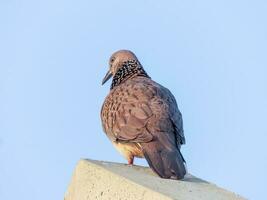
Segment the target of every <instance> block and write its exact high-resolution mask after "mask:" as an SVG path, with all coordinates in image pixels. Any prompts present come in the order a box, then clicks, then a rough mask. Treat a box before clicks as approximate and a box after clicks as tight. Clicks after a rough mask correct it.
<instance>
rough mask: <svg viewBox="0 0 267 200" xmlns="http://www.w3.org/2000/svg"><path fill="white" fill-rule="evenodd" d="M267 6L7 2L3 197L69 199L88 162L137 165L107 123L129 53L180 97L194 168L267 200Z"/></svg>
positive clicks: (1, 62)
mask: <svg viewBox="0 0 267 200" xmlns="http://www.w3.org/2000/svg"><path fill="white" fill-rule="evenodd" d="M266 10H267V3H266V1H264V0H262V1H261V0H254V1H246V0H245V1H244V0H242V1H241V0H236V1H232V0H219V1H212V0H203V1H194V0H187V1H181V0H179V1H152V0H145V1H131V2H130V1H123V0H113V1H102V0H99V1H94V2H93V1H87V0H76V1H71V0H46V1H36V0H35V1H34V0H28V1H27V0H17V1H16V0H1V1H0V159H1V161H0V199H3V200H13V199H21V200H29V199H38V200H47V199H51V200H52V199H55V200H56V199H62V198H63V195H64V192H65V191H66V188H67V185H68V183H69V181H70V178H71V175H72V172H73V169H74V167H75V164H76V163H77V161H78V160H79V159H80V158H91V159H98V160H109V161H115V162H125V161H124V159H123V158H122V157H121V156H120V155H119V154H118V153H117V152H116V150H115V149H114V148H113V147H112V145H111V144H110V142H109V141H108V139H107V138H106V136H105V135H104V133H103V131H102V127H101V122H100V117H99V112H100V108H101V105H102V102H103V100H104V97H105V96H106V95H107V93H108V91H109V85H108V84H107V85H105V86H103V87H102V86H101V81H102V78H103V76H104V75H105V73H106V70H107V68H108V64H107V62H108V58H109V56H110V54H111V53H112V52H113V51H116V50H119V49H130V50H132V51H134V52H135V53H136V55H137V56H138V57H139V59H140V61H141V62H142V64H143V66H144V67H145V69H146V71H147V72H148V73H149V75H150V76H151V77H152V78H153V79H154V80H156V81H158V82H159V83H161V84H163V85H164V86H166V87H168V88H169V89H170V90H171V91H172V92H173V94H174V95H175V96H176V98H177V101H178V104H179V107H180V109H181V111H182V113H183V117H184V129H185V135H186V139H187V144H186V145H185V146H183V153H184V156H185V158H186V160H187V163H188V168H189V171H190V172H191V173H192V174H194V175H196V176H199V177H201V178H204V179H206V180H208V181H211V182H214V183H216V184H218V185H219V186H222V187H224V188H227V189H229V190H232V191H235V192H237V193H239V194H241V195H243V196H245V197H248V198H249V199H253V200H263V199H266V180H267V170H266V169H267V147H266V142H267V127H266V118H267V21H266V19H267V12H266ZM137 163H138V164H146V162H145V161H143V160H138V162H137Z"/></svg>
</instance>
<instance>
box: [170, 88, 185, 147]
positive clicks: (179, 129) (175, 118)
mask: <svg viewBox="0 0 267 200" xmlns="http://www.w3.org/2000/svg"><path fill="white" fill-rule="evenodd" d="M169 93H170V94H169V95H170V101H171V103H170V111H171V113H170V114H171V116H170V117H171V120H172V123H173V126H174V129H175V134H176V140H177V143H178V144H180V145H182V144H185V136H184V129H183V118H182V114H181V112H180V110H179V109H178V105H177V102H176V100H175V97H174V96H173V95H172V94H171V92H169Z"/></svg>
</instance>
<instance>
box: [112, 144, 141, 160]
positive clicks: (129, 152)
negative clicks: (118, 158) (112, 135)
mask: <svg viewBox="0 0 267 200" xmlns="http://www.w3.org/2000/svg"><path fill="white" fill-rule="evenodd" d="M112 143H113V145H114V147H115V148H116V149H117V150H118V151H119V152H120V153H121V154H122V155H123V156H124V157H125V158H126V159H127V160H128V159H129V158H132V157H138V158H143V157H144V154H143V152H142V149H141V146H140V145H139V144H138V143H121V142H112Z"/></svg>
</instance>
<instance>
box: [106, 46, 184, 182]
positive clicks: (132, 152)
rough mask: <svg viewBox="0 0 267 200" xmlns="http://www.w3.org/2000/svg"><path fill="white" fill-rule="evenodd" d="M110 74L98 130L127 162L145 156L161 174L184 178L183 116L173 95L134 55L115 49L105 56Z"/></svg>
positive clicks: (153, 168)
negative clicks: (181, 149)
mask: <svg viewBox="0 0 267 200" xmlns="http://www.w3.org/2000/svg"><path fill="white" fill-rule="evenodd" d="M110 78H112V83H111V87H110V91H109V94H108V95H107V97H106V98H105V100H104V103H103V105H102V108H101V121H102V127H103V131H104V132H105V133H106V135H107V137H108V138H109V140H111V142H112V144H113V145H114V147H115V148H116V149H117V150H118V151H119V152H120V153H121V154H122V155H123V157H125V159H126V160H127V161H128V164H129V165H133V163H134V158H135V157H137V158H145V159H146V160H147V163H148V165H149V167H150V168H151V169H152V170H153V171H154V172H155V173H156V174H157V175H158V176H159V177H161V178H165V179H176V180H180V179H183V178H184V176H185V174H186V173H187V171H186V165H185V159H184V157H183V155H182V154H181V151H180V148H181V145H183V144H185V136H184V130H183V119H182V114H181V112H180V111H179V109H178V105H177V102H176V99H175V97H174V96H173V94H172V93H171V92H170V91H169V90H168V89H167V88H165V87H163V86H162V85H160V84H159V83H157V82H155V81H153V80H152V79H151V77H150V76H149V75H148V74H147V72H146V71H145V69H144V68H143V66H142V65H141V63H140V61H139V60H138V58H137V57H136V55H135V54H134V53H133V52H132V51H130V50H119V51H116V52H115V53H113V54H112V55H111V57H110V59H109V69H108V72H107V74H106V75H105V77H104V79H103V81H102V85H104V84H105V83H106V82H107V81H108V80H109V79H110Z"/></svg>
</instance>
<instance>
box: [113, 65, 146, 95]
mask: <svg viewBox="0 0 267 200" xmlns="http://www.w3.org/2000/svg"><path fill="white" fill-rule="evenodd" d="M134 76H144V77H147V78H150V77H149V76H148V75H147V73H146V71H145V70H144V68H143V67H142V65H141V64H140V63H139V62H138V61H137V60H128V61H126V62H124V63H123V65H122V67H121V68H120V69H119V70H118V71H117V72H116V74H115V75H114V77H113V80H112V84H111V87H110V89H111V90H112V89H113V88H114V87H116V86H117V85H119V84H121V83H122V82H124V81H126V80H127V79H129V78H132V77H134Z"/></svg>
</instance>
